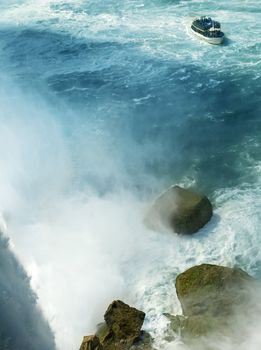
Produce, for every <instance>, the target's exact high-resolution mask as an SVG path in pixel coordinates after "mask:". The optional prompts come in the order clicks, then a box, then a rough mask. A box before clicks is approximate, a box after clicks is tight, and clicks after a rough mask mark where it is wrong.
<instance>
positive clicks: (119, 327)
mask: <svg viewBox="0 0 261 350" xmlns="http://www.w3.org/2000/svg"><path fill="white" fill-rule="evenodd" d="M144 318H145V313H144V312H142V311H139V310H137V309H135V308H133V307H130V306H129V305H127V304H125V303H123V302H122V301H120V300H115V301H113V302H112V303H111V304H110V305H109V307H108V309H107V311H106V312H105V315H104V319H105V322H103V323H100V324H99V325H98V327H97V332H96V334H95V335H96V337H98V338H99V340H100V344H101V345H102V349H103V350H129V349H131V350H153V348H152V338H151V337H150V335H149V334H148V333H147V332H145V331H142V330H141V327H142V324H143V321H144ZM81 350H82V349H81Z"/></svg>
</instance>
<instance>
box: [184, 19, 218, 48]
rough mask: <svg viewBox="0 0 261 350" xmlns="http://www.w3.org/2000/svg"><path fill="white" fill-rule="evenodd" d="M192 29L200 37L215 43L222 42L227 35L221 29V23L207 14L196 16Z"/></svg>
mask: <svg viewBox="0 0 261 350" xmlns="http://www.w3.org/2000/svg"><path fill="white" fill-rule="evenodd" d="M191 31H192V33H193V34H194V35H196V36H197V37H198V38H200V39H202V40H205V41H206V42H207V43H209V44H213V45H220V44H222V42H223V40H224V36H225V34H224V33H223V32H222V31H221V25H220V23H219V22H217V21H214V20H213V19H212V18H211V17H207V16H201V17H196V18H194V20H193V21H192V24H191Z"/></svg>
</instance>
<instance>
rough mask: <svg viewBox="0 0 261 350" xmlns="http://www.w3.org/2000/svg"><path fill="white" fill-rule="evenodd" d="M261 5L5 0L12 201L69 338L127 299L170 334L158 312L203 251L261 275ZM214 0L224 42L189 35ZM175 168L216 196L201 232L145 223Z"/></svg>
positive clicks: (10, 217)
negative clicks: (178, 232)
mask: <svg viewBox="0 0 261 350" xmlns="http://www.w3.org/2000/svg"><path fill="white" fill-rule="evenodd" d="M260 12H261V8H260V1H259V0H231V1H230V2H229V3H228V2H227V1H225V0H220V1H218V2H216V1H215V2H213V1H210V0H204V1H203V0H187V1H185V0H183V1H178V0H126V1H117V0H106V1H104V0H103V1H102V0H95V1H94V0H70V1H69V0H67V1H66V0H53V1H51V0H34V1H33V0H1V1H0V50H1V55H0V65H1V76H0V106H1V110H0V123H1V124H0V169H1V172H0V210H1V213H2V215H3V217H4V219H5V224H6V226H7V229H6V231H5V234H6V235H7V236H9V237H10V239H11V247H12V250H13V251H14V252H15V254H16V255H17V256H18V258H19V259H20V261H21V262H22V264H23V265H24V267H25V268H26V270H27V271H28V273H29V275H30V276H31V277H32V278H31V285H32V287H33V289H34V290H35V291H36V292H37V294H38V296H39V304H40V306H41V308H42V309H43V311H44V314H45V315H46V317H47V318H48V320H49V322H50V325H51V327H52V329H53V330H54V332H55V336H56V342H57V347H58V349H63V350H73V349H77V348H78V347H79V345H80V342H81V339H82V336H83V335H86V334H91V333H92V332H93V331H94V330H95V325H96V324H97V323H98V322H100V321H102V315H103V312H104V310H105V308H106V306H107V305H108V304H109V303H110V302H111V301H112V300H113V299H116V298H121V299H123V300H124V301H126V302H128V303H131V304H133V305H135V306H136V307H138V308H141V309H142V310H144V311H145V312H146V314H147V318H146V323H145V328H146V329H147V330H149V331H150V332H151V333H152V335H153V336H155V338H156V339H157V343H158V346H159V349H163V348H164V347H167V346H169V344H166V342H165V341H164V340H163V338H164V337H163V335H164V330H165V328H166V323H167V321H166V319H165V318H164V316H162V313H163V312H170V313H177V312H179V311H180V310H179V303H178V301H177V298H176V293H175V287H174V282H175V277H176V275H177V274H178V273H179V272H181V271H183V270H184V269H186V268H188V267H190V266H192V265H195V264H198V263H202V262H211V263H218V264H224V265H227V266H234V265H237V266H240V267H241V268H243V269H245V270H246V271H247V272H249V273H250V274H252V275H254V276H256V277H258V278H261V251H260V249H259V247H260V244H261V236H260V227H261V210H260V208H261V189H260V183H261V181H260V175H261V153H260V143H261V121H260V117H261V115H260V106H261V104H260V92H261V86H260V85H261V84H260V72H261V67H260V66H261V42H260V37H261V28H260V25H259V22H260V20H259V19H260ZM202 14H208V15H210V16H213V17H214V18H215V19H217V20H220V21H221V23H222V25H223V30H224V32H225V34H226V41H225V43H224V45H222V46H217V47H216V46H211V45H208V44H206V43H204V42H201V41H198V40H197V39H195V38H193V37H191V36H190V35H189V34H188V31H187V23H188V22H189V21H190V19H191V17H192V16H194V15H202ZM173 183H174V184H180V185H185V186H194V188H196V189H197V190H201V191H203V192H205V193H206V194H207V195H208V196H209V197H210V198H211V200H212V202H213V204H214V207H215V215H214V218H213V219H212V222H211V223H210V224H209V225H207V226H206V227H205V228H204V229H203V230H202V231H201V232H199V233H198V234H197V235H195V236H193V237H177V236H175V235H173V234H169V233H165V234H164V233H155V232H150V231H148V230H147V229H146V228H145V227H144V225H143V222H142V217H143V214H144V211H145V210H146V206H147V203H148V202H149V201H150V200H151V199H152V198H154V196H155V195H156V194H158V193H159V192H160V191H162V190H163V189H164V188H166V187H168V186H169V185H171V184H173ZM2 221H3V220H2ZM3 225H4V221H3V224H2V226H3ZM177 342H178V340H177ZM256 343H257V341H256V340H255V342H254V344H255V345H253V349H254V348H255V347H254V346H256ZM258 344H259V345H260V339H259V343H258ZM172 346H173V348H174V349H175V348H176V347H175V346H176V345H175V344H172ZM249 346H250V345H249ZM245 348H246V347H245ZM248 348H249V347H248ZM257 348H258V349H259V348H260V347H258V346H257ZM255 349H256V348H255Z"/></svg>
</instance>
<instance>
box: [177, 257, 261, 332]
mask: <svg viewBox="0 0 261 350" xmlns="http://www.w3.org/2000/svg"><path fill="white" fill-rule="evenodd" d="M255 286H256V282H255V279H254V278H252V277H250V276H249V275H248V274H247V273H246V272H244V271H243V270H241V269H238V268H228V267H223V266H217V265H209V264H203V265H199V266H194V267H192V268H190V269H188V270H187V271H185V272H183V273H181V274H180V275H178V277H177V279H176V291H177V296H178V298H179V301H180V303H181V307H182V311H183V316H185V317H183V318H179V319H178V320H179V322H180V324H179V327H180V331H181V333H182V335H183V337H187V336H189V337H199V336H203V335H206V334H210V333H215V332H219V333H221V334H223V335H225V336H230V335H232V334H233V332H234V331H237V326H236V320H238V316H239V315H244V317H246V319H247V314H248V313H251V311H250V310H252V306H251V303H252V300H253V299H252V292H253V288H254V287H255ZM174 317H177V316H173V319H171V318H170V320H171V322H174V321H175V322H174V323H173V324H174V326H175V327H176V328H177V319H175V318H174ZM178 317H180V316H178ZM173 324H172V326H173ZM175 327H174V328H175ZM174 328H173V330H174V331H176V329H174Z"/></svg>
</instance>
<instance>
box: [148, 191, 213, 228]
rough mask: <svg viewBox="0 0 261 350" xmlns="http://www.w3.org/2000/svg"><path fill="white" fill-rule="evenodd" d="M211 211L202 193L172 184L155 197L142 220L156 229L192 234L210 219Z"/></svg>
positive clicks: (209, 204) (208, 202)
mask: <svg viewBox="0 0 261 350" xmlns="http://www.w3.org/2000/svg"><path fill="white" fill-rule="evenodd" d="M212 213H213V210H212V205H211V203H210V201H209V200H208V198H207V197H206V196H205V195H204V194H201V193H197V192H194V191H191V190H187V189H184V188H182V187H179V186H172V187H170V188H169V189H168V190H167V191H165V192H163V193H162V194H161V195H160V196H159V197H157V198H156V200H155V201H154V203H153V204H152V206H151V208H150V210H149V211H148V213H147V215H146V217H145V220H144V222H145V224H146V226H147V227H149V228H150V229H153V230H156V231H160V230H161V229H162V227H167V228H171V229H172V230H173V231H174V232H176V233H178V234H192V233H195V232H197V231H198V230H199V229H200V228H202V227H203V226H204V225H205V224H206V223H207V222H208V221H209V220H210V219H211V217H212Z"/></svg>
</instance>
